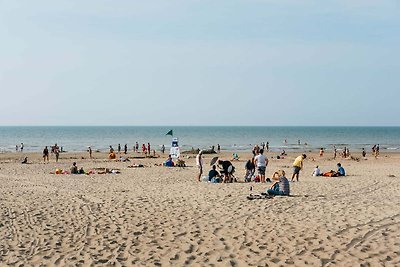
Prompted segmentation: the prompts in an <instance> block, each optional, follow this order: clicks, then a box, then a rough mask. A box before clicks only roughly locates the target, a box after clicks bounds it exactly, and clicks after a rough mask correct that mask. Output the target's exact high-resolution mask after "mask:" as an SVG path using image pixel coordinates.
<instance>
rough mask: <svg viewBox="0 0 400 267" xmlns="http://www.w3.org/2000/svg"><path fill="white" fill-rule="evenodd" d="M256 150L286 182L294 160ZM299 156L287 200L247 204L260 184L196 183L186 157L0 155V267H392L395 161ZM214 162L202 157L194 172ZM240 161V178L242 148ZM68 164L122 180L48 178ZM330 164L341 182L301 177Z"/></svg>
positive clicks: (399, 194)
mask: <svg viewBox="0 0 400 267" xmlns="http://www.w3.org/2000/svg"><path fill="white" fill-rule="evenodd" d="M266 155H267V156H268V157H269V159H270V162H269V165H268V167H267V176H271V175H272V173H273V172H274V171H275V170H278V169H284V170H285V171H286V173H287V177H288V178H289V180H290V177H291V174H292V168H291V165H292V162H293V160H294V158H295V157H296V156H298V155H299V154H293V153H291V154H289V155H288V156H287V157H285V158H284V159H276V155H273V154H272V153H267V154H266ZM307 155H308V157H307V160H306V161H305V168H304V170H303V171H302V172H301V173H300V182H295V183H290V186H291V188H290V189H291V194H292V196H291V197H275V198H273V199H266V200H252V201H250V200H247V199H246V196H247V195H248V194H249V188H250V186H253V187H254V191H259V192H261V191H265V190H266V189H267V188H268V187H269V185H270V184H268V183H267V184H259V183H258V184H256V183H233V184H211V183H199V182H196V181H195V176H196V172H197V168H196V167H195V166H194V165H195V160H194V156H195V155H191V156H190V158H188V159H187V158H185V160H186V164H187V167H185V168H179V167H174V168H167V167H162V166H156V165H155V164H161V163H162V162H163V161H164V160H165V158H166V156H167V155H164V156H163V157H160V158H139V159H132V161H131V162H116V161H111V160H108V159H106V158H107V154H106V153H93V156H94V157H95V159H88V154H87V153H62V154H61V155H60V161H59V162H58V163H55V162H54V161H55V160H54V157H52V156H51V158H50V163H43V159H42V157H41V153H28V154H26V156H28V162H30V163H31V164H21V163H20V162H21V161H22V159H23V155H22V154H21V153H5V154H0V207H1V215H0V235H1V237H2V238H1V241H0V266H21V265H23V266H40V265H41V266H110V265H115V266H305V265H310V266H360V265H361V264H363V265H364V266H399V265H400V255H399V254H400V166H399V162H400V154H398V153H386V154H384V153H381V155H380V157H379V158H378V159H375V158H374V157H372V156H367V158H366V159H362V158H361V159H359V161H356V160H351V159H341V158H338V159H336V160H333V159H332V156H331V155H330V154H325V156H324V157H322V158H321V157H319V156H318V153H307ZM123 156H124V155H123ZM128 156H132V154H129V155H128ZM135 156H139V154H137V155H135ZM214 156H215V155H205V156H204V158H205V160H204V161H205V164H206V165H207V168H205V172H208V170H209V169H208V164H209V162H210V160H211V158H212V157H214ZM218 156H220V157H221V158H223V159H229V158H230V157H232V155H231V153H222V154H220V155H218ZM239 156H240V161H233V164H234V165H235V167H236V173H235V175H236V177H237V178H238V179H239V180H240V181H243V177H244V173H245V171H244V164H245V161H246V160H247V159H249V158H250V157H251V153H239ZM271 156H274V157H275V158H274V159H272V158H271ZM82 157H83V158H82ZM356 157H358V158H360V157H361V156H359V155H357V156H356ZM313 159H314V160H313ZM74 161H75V162H77V165H78V167H83V168H84V169H85V170H90V169H94V168H109V169H119V170H120V172H121V173H120V174H93V175H68V174H65V175H55V174H50V172H54V171H55V169H56V168H61V169H63V170H69V168H70V166H71V165H72V162H74ZM337 162H341V163H342V165H343V167H344V168H345V169H346V172H347V174H348V176H346V177H312V176H311V173H312V170H313V169H314V167H315V165H319V166H320V168H321V170H322V171H324V172H326V171H329V170H331V169H333V170H336V163H337ZM132 164H143V165H144V168H128V167H127V166H128V165H132Z"/></svg>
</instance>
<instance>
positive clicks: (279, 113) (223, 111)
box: [0, 0, 400, 126]
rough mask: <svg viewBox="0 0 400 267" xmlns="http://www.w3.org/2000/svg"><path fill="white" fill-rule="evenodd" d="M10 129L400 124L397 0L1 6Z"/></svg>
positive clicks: (1, 69) (1, 64) (66, 1)
mask: <svg viewBox="0 0 400 267" xmlns="http://www.w3.org/2000/svg"><path fill="white" fill-rule="evenodd" d="M0 36H1V39H0V40H1V42H0V90H1V105H0V125H355V126H357V125H371V126H375V125H376V126H378V125H396V126H400V104H399V102H400V1H398V0H393V1H389V0H379V1H378V0H376V1H370V0H354V1H353V0H337V1H333V0H332V1H330V0H326V1H320V0H316V1H305V0H293V1H289V0H276V1H270V0H229V1H228V0H226V1H218V0H210V1H207V0H193V1H191V0H182V1H176V0H168V1H166V0H159V1H151V0H149V1H133V0H126V1H124V0H119V1H111V0H108V1H106V0H87V1H82V0H80V1H75V0H57V1H54V0H43V1H41V0H37V1H32V0H25V1H23V0H2V1H0Z"/></svg>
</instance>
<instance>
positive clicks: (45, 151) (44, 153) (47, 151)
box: [43, 146, 49, 162]
mask: <svg viewBox="0 0 400 267" xmlns="http://www.w3.org/2000/svg"><path fill="white" fill-rule="evenodd" d="M46 159H47V162H49V149H48V148H47V146H46V147H45V148H44V149H43V161H44V162H46Z"/></svg>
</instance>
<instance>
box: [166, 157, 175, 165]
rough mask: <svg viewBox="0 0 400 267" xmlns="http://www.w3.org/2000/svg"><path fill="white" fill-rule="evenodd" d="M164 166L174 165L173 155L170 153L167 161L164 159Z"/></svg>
mask: <svg viewBox="0 0 400 267" xmlns="http://www.w3.org/2000/svg"><path fill="white" fill-rule="evenodd" d="M164 166H166V167H174V166H175V163H174V162H173V161H172V157H171V155H168V158H167V160H166V161H164Z"/></svg>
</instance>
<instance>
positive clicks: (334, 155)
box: [333, 146, 337, 159]
mask: <svg viewBox="0 0 400 267" xmlns="http://www.w3.org/2000/svg"><path fill="white" fill-rule="evenodd" d="M336 154H337V149H336V146H333V159H336Z"/></svg>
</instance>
